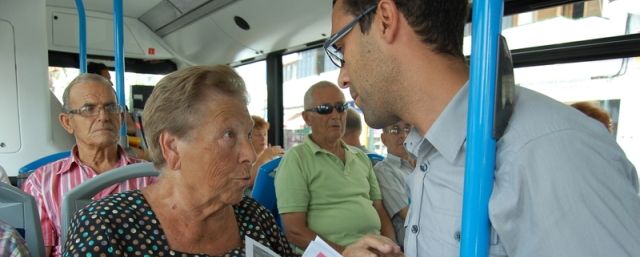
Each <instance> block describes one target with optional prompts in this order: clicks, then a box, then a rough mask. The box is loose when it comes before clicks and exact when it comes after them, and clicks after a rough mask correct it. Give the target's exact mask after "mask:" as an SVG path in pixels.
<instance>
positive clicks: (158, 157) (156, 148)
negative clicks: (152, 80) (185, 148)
mask: <svg viewBox="0 0 640 257" xmlns="http://www.w3.org/2000/svg"><path fill="white" fill-rule="evenodd" d="M211 94H213V95H222V96H229V97H234V98H238V101H241V102H242V103H243V104H244V105H247V103H248V97H247V90H246V88H245V85H244V81H243V80H242V78H241V77H240V76H239V75H238V74H237V73H236V72H235V71H234V70H233V69H232V68H230V67H228V66H225V65H215V66H195V67H189V68H186V69H182V70H178V71H175V72H172V73H170V74H169V75H167V76H166V77H164V78H163V79H162V80H160V82H158V84H157V85H156V86H155V88H154V89H153V92H152V93H151V96H150V97H149V100H147V103H146V105H145V107H144V111H143V112H142V118H143V122H142V125H143V128H144V132H145V134H146V138H147V143H148V145H149V156H150V157H151V160H152V161H153V163H154V165H155V166H156V168H161V167H163V166H164V164H165V162H166V161H165V159H164V157H163V155H162V150H161V149H160V143H159V138H160V134H161V133H162V132H165V131H166V132H169V133H171V134H172V135H175V136H177V137H179V138H182V137H184V136H187V135H188V134H189V132H190V131H191V130H192V129H193V128H194V127H196V126H197V125H198V123H199V117H200V116H201V113H200V112H201V111H200V108H199V107H200V106H201V103H202V102H203V101H211Z"/></svg>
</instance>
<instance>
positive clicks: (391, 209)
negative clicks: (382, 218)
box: [374, 163, 409, 218]
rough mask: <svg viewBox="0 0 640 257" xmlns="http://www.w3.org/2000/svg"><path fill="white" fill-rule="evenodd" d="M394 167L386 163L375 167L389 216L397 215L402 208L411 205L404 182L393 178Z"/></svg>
mask: <svg viewBox="0 0 640 257" xmlns="http://www.w3.org/2000/svg"><path fill="white" fill-rule="evenodd" d="M390 169H392V167H389V166H387V165H386V164H384V163H379V164H378V165H376V166H375V167H374V171H375V173H376V176H377V178H378V183H379V184H380V191H381V192H382V202H383V204H384V208H385V209H386V210H387V213H388V214H389V217H392V218H393V216H395V215H396V214H397V213H398V212H399V211H400V210H402V208H405V207H407V206H408V205H409V197H408V196H407V192H405V187H404V185H403V184H398V183H396V182H395V180H394V179H393V175H392V174H391V172H392V170H390Z"/></svg>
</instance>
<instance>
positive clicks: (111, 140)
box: [22, 74, 154, 257]
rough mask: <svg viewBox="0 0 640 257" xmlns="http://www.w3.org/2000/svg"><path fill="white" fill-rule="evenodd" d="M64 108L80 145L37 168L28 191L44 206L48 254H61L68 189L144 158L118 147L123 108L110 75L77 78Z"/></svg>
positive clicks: (136, 184) (137, 184)
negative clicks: (117, 98) (62, 224)
mask: <svg viewBox="0 0 640 257" xmlns="http://www.w3.org/2000/svg"><path fill="white" fill-rule="evenodd" d="M62 100H63V108H64V112H63V113H61V114H60V115H59V117H58V118H59V121H60V124H61V125H62V127H63V128H64V129H65V130H66V131H67V132H68V133H69V134H73V136H74V137H75V140H76V145H75V146H74V147H73V148H72V149H71V155H70V156H69V157H67V158H64V159H61V160H59V161H55V162H52V163H49V164H47V165H44V166H42V167H40V168H38V169H37V170H36V171H34V173H33V174H31V176H29V178H28V179H27V180H26V182H25V183H24V185H23V186H22V189H23V190H24V191H25V192H27V193H29V194H31V195H32V196H33V197H34V198H35V200H36V203H37V205H38V213H39V214H40V224H41V226H42V233H43V238H44V245H45V252H46V256H47V257H48V256H60V255H61V254H62V253H61V246H60V237H61V233H66V231H60V215H61V211H60V207H61V204H62V198H63V195H64V194H65V193H67V192H68V191H70V190H71V189H73V188H74V187H76V186H78V185H80V184H81V183H82V182H84V181H87V180H89V179H91V178H93V177H95V176H97V175H99V174H101V173H103V172H107V171H109V170H111V169H114V168H118V167H121V166H125V165H128V164H133V163H138V162H141V160H139V159H135V158H133V157H131V156H128V155H127V153H126V151H124V150H123V148H122V147H120V146H118V139H119V134H118V132H119V130H120V122H121V121H122V118H123V112H122V109H121V107H120V106H119V105H118V103H117V101H116V95H115V91H114V90H113V87H112V85H111V82H109V81H108V80H107V79H105V78H103V77H102V76H100V75H96V74H81V75H79V76H78V77H76V78H75V79H74V80H73V81H71V83H69V86H67V88H66V89H65V91H64V94H63V96H62ZM153 180H154V178H135V179H130V180H128V181H125V182H122V183H120V184H116V185H113V186H111V187H108V188H107V189H105V190H103V191H102V192H99V193H98V194H97V195H96V196H95V197H94V199H99V198H102V197H104V196H107V195H110V194H113V193H119V192H123V191H128V190H132V189H138V188H143V187H145V186H146V185H147V184H149V183H151V182H152V181H153Z"/></svg>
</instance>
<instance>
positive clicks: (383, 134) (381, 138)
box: [380, 133, 388, 145]
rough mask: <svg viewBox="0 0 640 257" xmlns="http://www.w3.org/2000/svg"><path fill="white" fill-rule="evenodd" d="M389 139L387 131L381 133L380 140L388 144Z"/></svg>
mask: <svg viewBox="0 0 640 257" xmlns="http://www.w3.org/2000/svg"><path fill="white" fill-rule="evenodd" d="M387 139H388V138H387V134H386V133H382V134H381V135H380V141H382V144H384V145H387V141H388V140H387Z"/></svg>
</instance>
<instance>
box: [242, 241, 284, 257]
mask: <svg viewBox="0 0 640 257" xmlns="http://www.w3.org/2000/svg"><path fill="white" fill-rule="evenodd" d="M244 247H245V249H244V253H245V256H246V257H280V255H278V254H277V253H275V252H274V251H272V250H271V249H269V247H266V246H264V245H262V244H261V243H260V242H258V241H256V240H253V238H251V237H248V236H244Z"/></svg>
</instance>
